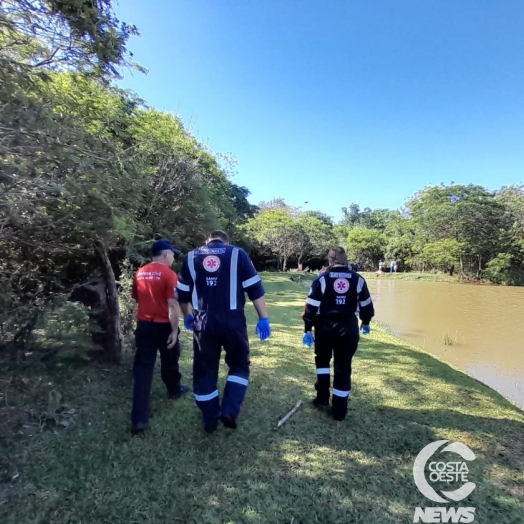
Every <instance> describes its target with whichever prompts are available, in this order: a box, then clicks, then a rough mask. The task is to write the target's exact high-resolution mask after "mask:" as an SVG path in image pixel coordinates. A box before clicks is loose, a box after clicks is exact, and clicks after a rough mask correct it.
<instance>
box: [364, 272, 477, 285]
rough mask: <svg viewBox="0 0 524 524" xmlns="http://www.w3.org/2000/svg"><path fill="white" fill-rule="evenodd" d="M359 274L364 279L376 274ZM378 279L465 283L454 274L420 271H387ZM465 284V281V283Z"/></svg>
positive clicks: (373, 276)
mask: <svg viewBox="0 0 524 524" xmlns="http://www.w3.org/2000/svg"><path fill="white" fill-rule="evenodd" d="M359 273H360V274H361V275H362V276H363V277H364V278H365V279H368V278H369V279H372V278H377V276H376V274H375V273H374V272H373V271H359ZM380 278H384V279H386V278H387V279H393V280H420V281H423V282H465V281H464V280H461V279H460V277H459V275H458V273H456V274H455V275H454V276H452V277H450V276H449V275H448V274H446V273H431V272H428V273H423V272H422V271H408V272H405V273H404V272H400V273H389V269H388V271H386V272H385V275H382V276H381V277H380ZM466 282H467V281H466Z"/></svg>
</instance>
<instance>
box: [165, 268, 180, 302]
mask: <svg viewBox="0 0 524 524" xmlns="http://www.w3.org/2000/svg"><path fill="white" fill-rule="evenodd" d="M165 276H166V284H165V292H166V300H169V299H170V298H175V288H176V285H177V283H178V277H177V274H176V273H175V272H174V271H172V270H171V269H170V270H168V271H166V273H165Z"/></svg>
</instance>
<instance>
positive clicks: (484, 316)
mask: <svg viewBox="0 0 524 524" xmlns="http://www.w3.org/2000/svg"><path fill="white" fill-rule="evenodd" d="M367 282H368V285H369V289H370V292H371V295H372V297H373V302H374V304H375V310H376V316H375V320H379V321H381V322H383V323H384V324H386V325H387V326H388V327H389V328H390V329H391V330H392V332H393V333H395V334H397V335H398V336H400V337H401V338H403V339H405V340H408V341H409V342H412V343H413V344H416V345H417V346H420V347H422V348H424V349H425V350H426V351H428V352H430V353H433V354H434V355H437V356H438V357H439V358H441V359H442V360H445V361H447V362H449V363H451V364H453V365H454V366H456V367H458V368H460V369H462V370H464V371H466V372H468V373H469V374H471V375H473V376H474V377H476V378H477V379H479V380H481V381H482V382H484V383H485V384H488V385H489V386H490V387H492V388H493V389H495V390H497V391H498V392H499V393H501V394H502V395H504V396H505V397H507V398H509V399H511V400H513V401H514V402H515V403H516V404H517V405H519V406H520V407H524V288H522V287H520V288H518V287H499V286H481V285H468V284H459V283H457V284H453V283H445V282H417V281H407V280H388V278H387V276H384V277H380V278H377V277H370V278H368V279H367ZM445 338H447V339H448V340H450V341H451V342H452V345H448V346H446V345H445V343H444V339H445Z"/></svg>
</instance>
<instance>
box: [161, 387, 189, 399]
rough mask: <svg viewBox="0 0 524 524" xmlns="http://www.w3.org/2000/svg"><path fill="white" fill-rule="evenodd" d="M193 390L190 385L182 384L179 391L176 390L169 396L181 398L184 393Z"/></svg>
mask: <svg viewBox="0 0 524 524" xmlns="http://www.w3.org/2000/svg"><path fill="white" fill-rule="evenodd" d="M190 391H191V388H190V387H189V386H186V385H185V384H181V385H180V389H179V390H178V391H174V392H173V393H168V394H167V398H169V399H171V400H176V399H177V398H180V397H181V396H182V395H185V394H186V393H189V392H190Z"/></svg>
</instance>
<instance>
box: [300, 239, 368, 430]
mask: <svg viewBox="0 0 524 524" xmlns="http://www.w3.org/2000/svg"><path fill="white" fill-rule="evenodd" d="M328 262H329V266H328V268H327V270H326V271H325V272H324V273H322V274H320V275H319V276H317V278H316V279H315V280H314V281H313V283H312V285H311V289H310V291H309V294H308V297H307V299H306V307H305V310H304V313H303V315H302V318H303V320H304V336H303V338H302V342H303V343H304V344H305V345H306V346H308V347H311V346H312V345H313V343H315V364H316V368H317V381H316V383H315V389H316V390H317V396H316V398H315V399H314V401H313V403H314V404H315V405H316V406H318V407H328V406H329V395H330V362H331V358H332V357H334V366H333V367H334V378H333V396H332V401H331V407H332V411H333V418H334V419H335V420H344V418H345V417H346V413H347V405H348V398H349V395H350V394H351V361H352V359H353V355H354V354H355V352H356V351H357V348H358V342H359V329H358V319H357V317H358V316H360V319H361V320H362V327H361V329H362V334H364V335H367V334H369V333H370V331H371V329H370V327H369V323H370V321H371V319H372V318H373V316H374V315H375V311H374V308H373V302H372V301H371V296H370V294H369V291H368V288H367V284H366V281H365V280H364V279H363V278H362V277H361V276H360V275H359V274H358V273H355V272H354V271H349V270H348V267H347V256H346V252H345V251H344V248H342V247H336V248H333V249H331V250H330V251H329V253H328ZM313 329H314V330H315V331H314V333H315V335H314V336H313V333H312V330H313Z"/></svg>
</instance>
